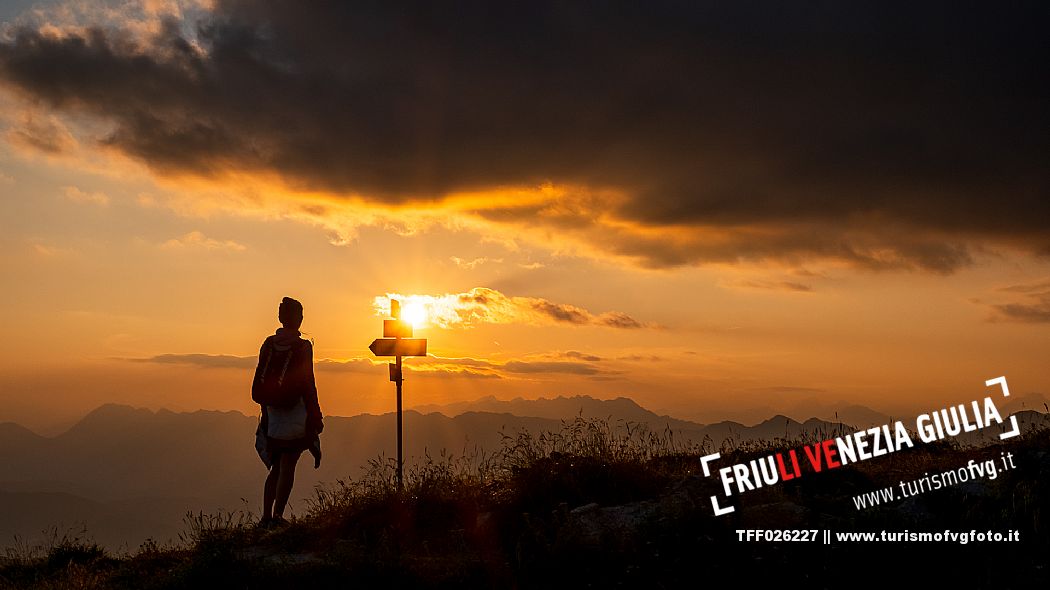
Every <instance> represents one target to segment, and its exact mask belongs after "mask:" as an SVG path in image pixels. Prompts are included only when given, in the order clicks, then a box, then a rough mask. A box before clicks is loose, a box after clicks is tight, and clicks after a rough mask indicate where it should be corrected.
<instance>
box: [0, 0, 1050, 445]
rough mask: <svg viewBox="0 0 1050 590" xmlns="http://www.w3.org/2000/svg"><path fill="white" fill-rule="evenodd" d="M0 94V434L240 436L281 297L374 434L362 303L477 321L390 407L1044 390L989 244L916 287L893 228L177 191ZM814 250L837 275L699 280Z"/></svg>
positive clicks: (1040, 348)
mask: <svg viewBox="0 0 1050 590" xmlns="http://www.w3.org/2000/svg"><path fill="white" fill-rule="evenodd" d="M4 16H5V18H6V19H8V20H10V19H14V18H15V16H14V15H4ZM0 88H2V89H3V92H2V94H0V96H2V98H0V100H2V103H3V104H2V106H3V108H2V109H0V112H2V113H3V114H2V120H0V124H2V125H3V129H2V138H3V139H2V141H0V195H2V202H3V207H4V215H3V217H2V219H0V245H2V246H3V248H2V251H0V273H2V274H3V276H4V277H5V279H4V297H3V302H4V309H5V311H6V312H7V317H8V320H7V322H6V323H7V326H6V332H7V337H6V338H4V339H3V340H2V341H0V421H7V420H12V421H17V422H20V423H23V424H26V425H28V426H30V427H33V428H37V429H40V430H42V431H45V432H53V431H55V430H56V429H60V428H61V427H62V426H63V425H67V424H69V423H70V422H71V421H73V420H75V419H76V418H78V417H79V416H81V415H83V414H84V413H85V412H87V411H89V410H90V409H92V408H94V407H96V406H98V405H100V404H102V403H106V402H119V403H127V404H132V405H136V406H145V407H150V408H159V407H167V408H172V409H195V408H215V409H238V410H242V411H244V412H246V413H251V412H253V411H254V408H253V404H252V403H251V400H250V397H249V392H248V389H249V382H250V379H251V371H252V368H253V367H254V360H253V359H252V358H250V357H253V355H255V354H256V353H257V351H258V346H259V343H260V342H261V341H262V339H263V338H264V337H265V336H266V335H267V334H269V333H272V331H273V330H274V329H275V328H276V327H277V323H276V313H277V304H278V302H279V301H280V299H281V297H282V296H286V295H287V296H292V297H296V298H298V299H299V300H300V301H302V302H303V304H304V306H305V322H304V324H303V330H304V331H305V332H307V333H308V335H309V337H311V338H312V339H313V340H314V342H315V354H316V357H317V358H316V360H317V361H318V364H317V368H316V374H317V381H318V386H319V391H320V399H321V404H322V407H323V409H324V410H325V412H326V413H329V414H342V415H350V414H355V413H360V412H372V413H379V412H386V411H390V410H392V409H393V387H392V385H391V384H390V383H389V382H388V381H387V380H386V369H385V367H383V366H382V365H381V364H373V363H372V361H371V360H370V355H369V353H368V350H367V346H368V344H369V343H370V342H371V340H372V339H373V338H376V337H378V336H380V335H381V328H382V323H381V319H382V318H381V316H380V315H377V313H376V310H375V309H374V306H373V303H374V300H375V298H376V297H382V296H384V295H386V294H388V293H400V294H405V295H409V294H413V295H427V296H434V297H440V296H445V295H449V296H450V297H448V298H446V300H448V301H458V300H459V299H458V295H460V294H470V293H472V294H478V293H486V294H488V297H487V299H486V302H485V303H483V304H478V305H476V306H474V307H472V308H471V309H465V308H460V309H461V310H463V314H464V315H463V316H462V318H465V319H462V321H454V322H451V323H449V322H446V324H447V325H444V326H442V325H434V324H431V325H428V326H424V327H422V328H421V329H419V330H417V336H422V337H426V338H429V341H430V345H429V351H430V353H431V354H432V355H433V358H429V359H414V360H411V361H407V364H408V365H409V366H416V367H418V368H419V369H420V370H419V371H416V372H412V373H410V374H408V375H407V377H406V385H405V388H406V389H405V391H406V405H407V407H412V406H413V405H417V404H433V403H444V402H454V401H463V400H470V399H475V398H478V397H481V396H485V395H495V396H497V397H500V398H511V397H515V396H524V397H539V396H552V395H574V394H588V395H593V396H595V397H600V398H610V397H616V396H629V397H631V398H633V399H635V400H636V401H638V403H640V404H641V405H643V406H646V407H648V408H650V409H653V410H654V411H657V412H660V413H671V414H673V415H675V416H678V417H682V418H691V419H696V420H700V421H712V420H717V419H722V418H735V419H742V420H758V419H762V418H765V417H768V416H769V415H771V414H772V413H774V412H787V413H789V414H790V415H793V416H795V417H797V418H805V417H808V413H809V412H823V413H825V415H827V414H828V413H830V412H833V411H834V408H835V407H842V406H845V405H849V404H855V403H856V404H863V405H867V406H870V407H872V408H875V409H878V410H880V411H884V412H888V413H898V414H899V413H903V412H909V411H919V410H923V409H929V408H936V407H940V406H942V405H943V404H944V403H945V402H947V401H956V402H961V401H968V400H970V399H973V398H975V397H978V396H981V395H983V381H984V380H985V379H988V378H992V377H995V376H998V375H1006V376H1007V377H1008V378H1009V380H1010V385H1011V389H1012V390H1013V391H1015V392H1017V393H1018V394H1038V395H1040V396H1041V395H1042V393H1043V392H1046V391H1048V389H1050V374H1048V372H1047V371H1046V369H1045V365H1046V351H1047V350H1050V331H1048V330H1047V326H1048V324H1047V323H1046V321H1047V318H1048V317H1050V312H1048V311H1047V310H1046V293H1047V292H1048V291H1050V282H1048V281H1050V262H1048V260H1047V259H1046V258H1045V257H1039V256H1036V255H1033V254H1032V253H1031V248H1029V247H1028V245H1027V244H1022V243H1020V242H1012V241H1011V239H1010V238H1009V237H1002V236H997V237H995V238H994V239H984V237H981V236H974V237H973V238H972V240H971V237H970V234H968V233H966V232H967V231H969V230H959V231H960V232H961V233H956V234H952V236H954V237H953V238H952V239H956V240H961V241H962V242H965V243H967V244H968V247H969V250H968V252H969V258H970V259H969V261H968V262H967V263H965V264H958V265H956V266H952V267H951V268H949V269H947V270H945V269H931V268H924V267H923V264H924V263H921V262H920V263H915V264H912V263H910V262H907V261H906V260H905V261H904V262H901V261H902V260H904V257H905V256H906V255H907V254H906V253H907V249H906V246H902V245H901V244H905V243H906V244H908V245H910V244H911V241H910V240H912V238H914V236H912V235H909V237H908V238H907V239H904V238H901V237H900V236H903V235H905V234H908V233H909V231H911V229H909V228H912V227H914V226H911V225H909V224H908V223H904V222H902V223H901V224H900V225H895V224H894V223H888V224H883V225H882V226H880V225H879V224H878V222H877V221H876V223H874V224H869V223H868V222H867V221H865V222H864V223H863V224H860V222H858V221H857V220H858V219H860V217H858V216H843V217H842V218H841V219H839V220H834V219H833V220H832V221H831V222H830V223H831V225H824V224H825V223H826V222H825V220H818V219H816V218H812V219H809V220H805V219H802V220H799V219H796V218H792V217H790V216H785V217H784V218H783V219H779V218H776V217H772V218H768V219H750V220H747V219H745V220H740V221H734V222H733V223H731V224H725V223H722V222H719V221H716V220H715V218H712V219H711V220H709V221H701V222H696V221H690V222H689V223H686V222H684V221H683V222H681V223H679V222H677V221H675V220H673V219H672V220H670V221H667V220H661V221H653V220H652V219H649V218H647V217H646V216H644V215H640V216H636V217H632V216H631V215H629V214H628V212H629V211H631V210H632V207H635V206H636V200H637V195H636V194H635V193H632V192H631V190H633V188H632V187H635V186H636V184H631V183H620V182H619V181H617V182H612V181H610V182H608V183H603V182H600V181H599V180H595V179H594V176H593V175H591V176H587V177H586V178H585V176H583V175H577V176H574V175H566V176H564V178H559V176H558V174H554V173H552V174H550V175H544V174H542V173H541V174H539V175H538V176H536V177H535V178H533V180H532V181H531V182H526V181H524V180H521V179H519V180H516V181H509V182H496V181H494V180H490V179H486V178H481V179H480V180H477V181H471V182H463V183H462V186H459V187H455V188H453V189H451V190H444V191H442V192H438V193H433V194H425V195H422V196H421V197H419V198H406V197H405V196H404V195H397V196H393V197H386V196H384V195H382V194H380V193H378V192H377V193H369V192H368V191H367V190H362V191H353V190H341V189H337V188H333V187H331V186H328V187H325V186H321V185H316V186H309V185H308V183H307V184H304V182H302V179H301V178H295V177H291V176H289V175H287V174H286V173H283V172H282V171H281V170H259V169H253V168H251V167H248V166H242V165H239V164H238V163H237V162H233V163H222V162H216V166H220V167H221V173H218V174H200V173H199V171H193V170H177V169H170V168H165V167H163V166H160V165H157V163H156V162H155V161H150V160H149V159H148V158H146V159H143V157H140V156H139V155H138V154H135V153H130V152H129V151H127V150H123V149H122V148H120V147H119V146H116V147H115V146H114V145H107V144H105V143H104V142H101V143H100V142H99V137H102V136H104V135H105V133H106V129H107V125H109V124H110V123H108V122H107V120H106V118H105V117H99V116H97V115H96V114H92V113H90V112H85V111H78V110H76V109H73V110H67V109H65V108H63V107H59V106H55V105H53V104H48V102H47V100H43V101H41V100H35V99H34V98H33V96H32V95H31V91H27V90H26V89H25V88H24V87H20V86H18V84H15V83H9V84H6V86H5V84H4V82H2V81H0ZM639 173H640V172H639ZM508 178H510V177H508ZM522 178H524V177H522ZM588 180H589V182H588ZM717 180H718V179H717V178H715V179H711V180H710V182H711V183H717ZM632 182H634V181H632ZM782 198H784V199H790V198H792V197H788V196H785V197H782ZM919 198H920V199H921V197H919ZM865 215H866V214H865ZM873 218H876V219H877V218H878V215H875V214H873ZM909 223H911V222H909ZM916 223H918V222H916ZM810 224H812V225H810ZM851 224H856V225H851ZM840 226H841V227H846V228H848V231H847V230H843V231H847V233H844V234H843V236H845V237H843V238H842V239H844V240H846V239H849V240H852V242H851V243H852V244H853V247H854V250H855V251H857V252H861V251H862V252H863V258H862V259H861V258H858V259H850V258H849V257H844V256H842V255H838V254H834V253H830V254H828V253H822V251H821V250H819V249H816V248H813V249H804V250H790V251H789V250H787V249H786V248H787V246H783V247H784V248H785V251H784V252H785V253H784V255H782V256H781V255H778V253H777V251H776V250H762V251H758V250H755V251H745V250H734V251H732V252H730V253H729V254H725V253H724V252H723V250H725V249H726V248H730V247H731V246H732V247H734V248H736V247H737V244H740V243H745V244H746V243H750V242H756V243H757V242H762V243H763V244H765V245H764V246H763V247H764V248H774V246H770V245H768V244H774V245H775V244H780V243H787V242H788V241H793V240H795V239H796V237H797V236H800V235H807V234H808V233H820V232H824V231H827V230H826V228H827V227H840ZM887 227H890V228H891V229H887ZM873 228H879V229H877V230H876V229H873ZM938 231H940V230H938V229H937V228H930V227H926V228H923V229H921V230H920V231H919V233H922V235H923V236H924V237H928V236H934V237H936V236H937V235H938ZM944 231H948V230H944ZM952 231H955V230H954V229H953V230H952ZM1008 233H1009V232H1007V234H1008ZM891 234H892V236H897V237H887V236H891ZM781 239H782V240H783V241H780V240H781ZM891 239H898V241H897V242H888V241H887V240H891ZM931 239H933V238H931ZM777 247H779V246H777ZM684 252H688V255H686V254H681V255H682V256H683V259H682V260H681V261H678V260H677V259H675V258H674V256H677V255H679V253H684ZM716 253H717V254H716ZM858 260H862V262H858ZM883 262H885V264H884V265H883V264H882V263H883ZM880 266H882V268H880ZM1010 306H1013V307H1010ZM1040 310H1042V311H1041V312H1040ZM446 311H447V310H446ZM453 311H454V310H453ZM1040 313H1042V314H1045V315H1040ZM457 317H458V316H457ZM322 361H323V362H322ZM1039 399H1045V398H1040V397H1032V398H1031V402H1032V403H1036V402H1037V400H1039ZM829 409H830V410H829Z"/></svg>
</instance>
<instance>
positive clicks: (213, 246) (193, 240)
mask: <svg viewBox="0 0 1050 590" xmlns="http://www.w3.org/2000/svg"><path fill="white" fill-rule="evenodd" d="M160 247H161V248H164V249H165V250H188V249H202V250H225V251H229V252H243V251H245V250H247V249H248V248H247V246H245V245H244V244H240V243H237V242H235V241H233V240H216V239H213V238H209V237H207V236H205V235H204V234H203V233H201V232H199V231H196V230H195V231H191V232H189V233H187V234H185V235H183V236H180V237H178V238H172V239H170V240H168V241H166V242H164V243H163V244H161V245H160Z"/></svg>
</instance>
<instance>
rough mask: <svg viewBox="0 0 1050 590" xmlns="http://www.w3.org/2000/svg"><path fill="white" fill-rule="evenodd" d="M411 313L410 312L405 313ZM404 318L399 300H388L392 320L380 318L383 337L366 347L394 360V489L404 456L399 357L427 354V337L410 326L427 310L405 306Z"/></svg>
mask: <svg viewBox="0 0 1050 590" xmlns="http://www.w3.org/2000/svg"><path fill="white" fill-rule="evenodd" d="M409 312H411V315H407V314H408V313H409ZM405 313H406V317H404V319H402V313H401V302H399V301H398V300H397V299H391V300H390V316H391V317H392V318H393V319H390V320H383V337H382V338H376V339H375V340H373V341H372V344H371V345H369V347H368V350H371V351H372V354H374V355H376V356H392V357H394V358H395V359H396V360H395V362H393V363H390V365H389V366H390V380H391V381H393V382H394V383H395V384H396V385H397V489H398V490H399V491H400V490H401V489H403V487H404V458H403V457H404V456H403V454H402V447H401V441H402V436H401V431H402V428H401V424H402V413H401V383H402V381H404V379H403V378H402V373H401V357H403V356H426V355H427V339H426V338H412V326H413V324H415V323H417V322H420V323H421V322H422V321H423V320H425V319H426V313H425V311H424V310H423V307H422V306H421V305H418V304H416V305H415V306H411V305H410V306H406V308H405Z"/></svg>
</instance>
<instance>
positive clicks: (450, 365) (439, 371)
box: [121, 353, 618, 379]
mask: <svg viewBox="0 0 1050 590" xmlns="http://www.w3.org/2000/svg"><path fill="white" fill-rule="evenodd" d="M571 358H581V359H583V361H587V360H588V359H589V358H596V357H590V356H589V355H581V356H580V357H575V356H573V357H571ZM121 360H125V361H128V362H134V363H153V364H161V365H188V366H194V367H200V368H205V369H254V368H255V365H256V363H257V361H258V357H257V356H254V355H252V356H237V355H231V354H202V353H189V354H160V355H156V356H151V357H145V358H126V359H121ZM384 361H385V359H375V358H368V357H355V358H349V359H332V358H322V359H317V360H315V361H314V370H315V371H317V372H325V373H336V374H374V375H379V374H385V373H386V372H387V368H386V365H387V363H386V362H384ZM405 370H406V371H407V372H409V373H412V374H413V375H415V376H416V377H425V378H462V379H507V378H513V377H514V376H516V375H528V376H529V377H530V378H532V377H536V376H541V375H580V376H587V377H596V376H609V377H613V376H616V375H618V373H617V372H616V371H608V370H603V369H600V368H598V367H596V366H594V365H593V364H591V363H590V362H581V361H549V360H536V359H534V358H523V359H511V360H507V361H502V362H498V361H490V360H485V359H476V358H470V357H459V358H456V357H441V356H437V355H433V354H430V355H427V356H425V357H420V358H413V359H411V360H410V361H409V362H406V363H405Z"/></svg>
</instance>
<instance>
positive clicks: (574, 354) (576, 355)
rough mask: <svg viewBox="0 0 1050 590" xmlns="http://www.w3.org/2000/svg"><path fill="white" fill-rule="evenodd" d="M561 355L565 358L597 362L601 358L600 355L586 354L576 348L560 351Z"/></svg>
mask: <svg viewBox="0 0 1050 590" xmlns="http://www.w3.org/2000/svg"><path fill="white" fill-rule="evenodd" d="M561 356H563V357H565V358H570V359H579V360H581V361H588V362H592V363H597V362H599V361H601V360H602V357H600V356H595V355H593V354H586V353H583V352H580V351H578V350H569V351H566V352H563V353H561Z"/></svg>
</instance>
